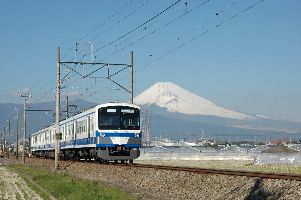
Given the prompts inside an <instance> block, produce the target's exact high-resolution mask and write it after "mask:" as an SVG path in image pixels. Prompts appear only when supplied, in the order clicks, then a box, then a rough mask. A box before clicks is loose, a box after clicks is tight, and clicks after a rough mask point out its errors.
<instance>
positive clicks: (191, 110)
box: [134, 82, 256, 120]
mask: <svg viewBox="0 0 301 200" xmlns="http://www.w3.org/2000/svg"><path fill="white" fill-rule="evenodd" d="M134 103H136V104H138V105H157V106H159V107H162V108H166V109H167V111H169V112H178V113H182V114H188V115H209V116H217V117H224V118H230V119H238V120H245V119H248V120H250V119H256V117H254V116H251V115H247V114H243V113H239V112H236V111H232V110H229V109H226V108H223V107H220V106H217V105H216V104H214V103H212V102H210V101H209V100H207V99H205V98H203V97H200V96H198V95H195V94H193V93H191V92H189V91H187V90H185V89H183V88H181V87H180V86H178V85H176V84H174V83H171V82H158V83H156V84H154V85H153V86H151V87H150V88H149V89H147V90H145V91H144V92H142V93H141V94H140V95H138V96H137V97H136V98H135V99H134Z"/></svg>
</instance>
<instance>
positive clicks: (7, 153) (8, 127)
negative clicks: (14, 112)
mask: <svg viewBox="0 0 301 200" xmlns="http://www.w3.org/2000/svg"><path fill="white" fill-rule="evenodd" d="M7 141H8V151H7V157H8V158H9V141H10V121H9V120H8V139H7Z"/></svg>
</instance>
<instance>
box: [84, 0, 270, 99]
mask: <svg viewBox="0 0 301 200" xmlns="http://www.w3.org/2000/svg"><path fill="white" fill-rule="evenodd" d="M263 1H264V0H259V1H256V2H255V3H252V4H250V5H249V6H248V7H246V8H244V9H242V10H240V11H239V12H237V13H235V14H233V15H231V16H230V17H228V18H226V19H224V20H223V21H221V22H219V23H217V24H215V25H214V26H211V27H210V28H208V29H207V30H205V31H203V32H201V33H199V34H197V35H195V36H194V37H192V38H191V39H189V40H187V41H186V42H183V43H181V44H179V45H177V46H176V47H175V48H172V49H170V50H168V51H167V52H165V53H164V54H162V55H161V56H158V57H156V58H155V59H153V60H152V61H150V62H148V63H146V64H144V65H142V66H140V67H139V68H138V69H137V68H135V71H134V72H135V73H137V72H138V71H140V70H142V69H143V68H145V67H147V66H150V65H151V64H153V63H155V62H158V61H160V60H162V59H163V58H164V57H166V56H168V55H170V54H172V53H174V52H175V51H177V50H179V49H181V48H183V47H185V46H186V45H187V44H189V43H191V42H193V41H195V40H197V39H199V38H201V37H203V36H205V35H206V34H208V33H210V32H211V31H213V30H215V29H218V28H220V27H222V26H223V25H225V24H226V23H228V22H230V21H232V20H234V19H235V18H237V17H239V16H240V15H242V14H244V13H246V12H248V11H249V10H251V9H252V8H254V7H256V6H258V5H259V4H260V3H262V2H263ZM224 11H225V9H222V10H220V11H219V12H217V13H222V12H224ZM215 14H216V13H215ZM126 77H128V75H126V76H124V77H122V78H120V79H119V81H120V80H123V79H125V78H126ZM110 85H111V84H110ZM106 87H108V85H107V86H106ZM100 90H101V89H98V90H95V91H94V92H92V93H91V94H90V95H89V97H91V96H93V95H95V94H96V93H97V92H98V91H100Z"/></svg>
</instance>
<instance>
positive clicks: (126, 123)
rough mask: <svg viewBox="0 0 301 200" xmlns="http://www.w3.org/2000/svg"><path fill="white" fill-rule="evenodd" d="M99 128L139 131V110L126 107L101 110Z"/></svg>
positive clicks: (99, 110)
mask: <svg viewBox="0 0 301 200" xmlns="http://www.w3.org/2000/svg"><path fill="white" fill-rule="evenodd" d="M98 127H99V129H100V130H114V129H117V130H139V129H140V112H139V109H137V108H132V107H126V106H110V107H104V108H99V109H98Z"/></svg>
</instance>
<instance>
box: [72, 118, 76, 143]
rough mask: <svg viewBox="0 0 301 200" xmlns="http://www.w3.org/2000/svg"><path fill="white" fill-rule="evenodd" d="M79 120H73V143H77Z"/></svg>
mask: <svg viewBox="0 0 301 200" xmlns="http://www.w3.org/2000/svg"><path fill="white" fill-rule="evenodd" d="M76 133H77V121H76V120H75V121H74V122H73V144H74V145H76V138H77V137H76Z"/></svg>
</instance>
